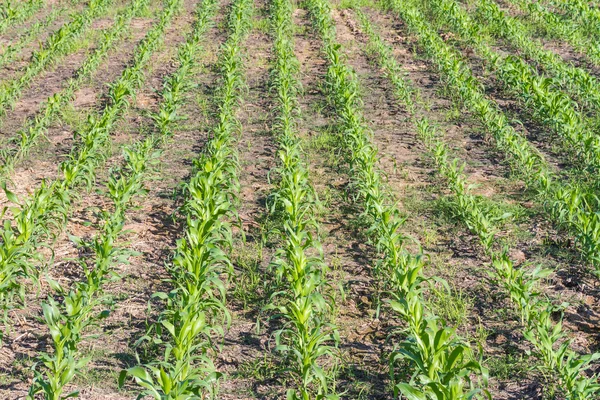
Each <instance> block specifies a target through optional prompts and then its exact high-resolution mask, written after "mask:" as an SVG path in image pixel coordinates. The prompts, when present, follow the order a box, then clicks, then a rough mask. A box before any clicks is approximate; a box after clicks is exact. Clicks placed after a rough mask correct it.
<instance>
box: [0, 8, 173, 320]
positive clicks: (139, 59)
mask: <svg viewBox="0 0 600 400" xmlns="http://www.w3.org/2000/svg"><path fill="white" fill-rule="evenodd" d="M181 4H182V3H181V0H165V9H164V10H163V12H162V14H161V16H160V17H159V19H158V21H157V22H156V24H155V25H154V26H153V27H152V29H151V30H150V31H148V33H147V34H146V36H145V38H144V39H143V40H142V41H141V42H140V44H139V45H138V46H137V47H136V50H135V54H134V57H133V62H132V64H131V65H130V66H129V67H127V68H126V69H125V70H124V71H123V73H122V74H121V76H120V77H119V78H118V79H117V80H116V81H115V82H114V83H113V84H112V85H111V88H110V90H109V94H108V98H109V100H110V102H109V104H108V105H107V106H106V108H105V109H104V110H103V112H102V113H100V114H99V115H94V114H90V115H89V116H88V121H87V125H86V126H85V127H84V128H82V129H81V130H80V131H79V132H76V133H75V143H76V144H75V145H74V147H73V149H72V151H71V153H70V154H69V158H68V159H67V160H65V161H64V162H63V163H62V164H61V165H60V169H61V171H62V174H63V178H62V179H58V180H55V181H53V182H52V183H47V182H44V183H42V185H41V186H40V187H39V188H38V189H36V190H35V191H34V193H33V194H32V195H31V196H29V197H28V198H27V199H25V200H22V201H19V199H17V197H16V196H15V195H14V194H13V193H11V192H10V191H9V190H7V189H5V192H6V195H7V197H8V198H9V200H11V202H13V203H15V204H16V206H15V207H10V208H8V211H9V212H10V213H11V214H12V216H11V218H10V219H9V218H7V219H5V220H4V223H3V231H2V232H1V233H0V236H2V238H3V242H2V243H1V244H0V254H2V255H3V257H2V259H0V301H1V303H0V306H1V307H2V310H3V311H4V313H5V316H6V313H7V312H8V310H9V309H10V308H11V307H12V306H13V305H14V304H13V303H14V298H15V296H16V295H19V294H21V293H22V290H23V289H22V285H21V280H22V279H23V278H28V279H33V280H35V279H37V270H36V268H35V262H36V260H37V261H41V260H42V257H41V255H40V253H39V252H38V250H37V249H39V248H40V247H41V246H44V245H45V243H46V242H47V241H48V240H51V239H52V237H53V236H54V235H55V234H56V233H57V232H60V231H61V230H62V229H63V228H64V225H65V224H66V220H67V217H68V214H69V210H70V208H71V203H72V197H73V196H74V195H75V194H76V193H75V192H76V191H75V189H76V188H77V187H79V186H82V185H87V186H88V187H90V186H91V185H92V183H93V182H94V180H95V173H96V169H97V167H98V166H100V165H101V164H103V163H104V161H105V159H106V156H107V151H108V149H109V147H110V146H109V145H110V143H111V140H110V133H111V131H112V129H113V127H114V125H115V123H116V122H117V121H118V119H119V117H120V116H121V115H122V114H123V112H124V111H125V109H126V108H127V107H128V106H129V99H130V98H131V97H132V96H133V95H135V93H136V91H137V89H138V88H139V87H140V86H141V85H142V83H143V82H144V79H145V77H144V69H145V67H146V66H147V64H148V61H149V60H150V57H151V55H152V54H153V53H154V51H156V50H157V49H158V48H159V47H160V45H161V43H162V41H163V37H164V32H165V30H166V28H167V26H168V25H169V24H170V22H171V20H172V18H173V16H174V15H175V13H177V12H178V11H179V10H180V9H181ZM5 212H6V209H5ZM3 216H4V214H3ZM11 221H14V224H12V223H11ZM21 298H22V296H21ZM7 327H8V321H7V320H6V318H5V329H4V330H3V331H5V330H6V329H7Z"/></svg>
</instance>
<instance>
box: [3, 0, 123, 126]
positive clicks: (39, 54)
mask: <svg viewBox="0 0 600 400" xmlns="http://www.w3.org/2000/svg"><path fill="white" fill-rule="evenodd" d="M113 2H114V0H91V1H90V2H89V3H88V5H87V7H86V8H85V9H84V10H83V11H82V12H80V13H77V14H75V15H74V16H73V17H72V19H71V21H70V22H69V23H67V24H65V25H63V26H62V27H61V28H60V29H59V30H57V31H55V32H53V33H52V34H51V35H50V37H49V38H48V39H46V42H45V43H44V45H43V46H42V47H41V48H40V49H39V50H37V51H36V52H34V53H33V55H32V56H31V62H30V63H29V64H28V65H27V67H25V70H24V71H23V72H22V73H21V74H20V76H18V77H15V78H12V79H10V80H7V81H4V82H2V85H1V87H0V89H1V90H0V117H3V116H5V115H6V112H7V111H8V110H9V109H10V108H12V107H13V106H14V104H15V102H16V101H17V100H18V99H19V97H20V96H21V93H22V91H23V89H25V88H27V87H29V85H31V82H32V80H33V79H34V78H35V77H36V76H38V75H39V74H40V73H41V72H43V71H44V70H46V69H47V68H48V67H49V66H50V65H52V63H54V62H56V60H58V59H59V58H60V57H64V56H66V55H69V54H70V53H71V52H72V51H73V50H74V49H75V45H76V44H77V42H78V40H81V38H82V37H83V36H84V35H85V34H86V32H87V31H88V30H89V29H90V27H91V24H92V21H93V20H94V19H96V18H98V17H100V16H101V15H102V14H103V13H105V12H106V11H107V10H108V8H109V7H110V6H111V5H112V4H113Z"/></svg>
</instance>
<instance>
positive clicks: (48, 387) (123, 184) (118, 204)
mask: <svg viewBox="0 0 600 400" xmlns="http://www.w3.org/2000/svg"><path fill="white" fill-rule="evenodd" d="M152 144H153V141H152V140H145V141H142V142H141V143H139V144H138V145H137V146H132V147H131V148H125V149H124V150H123V153H124V157H125V165H124V166H123V167H119V168H115V169H113V171H111V173H110V176H109V180H108V182H107V188H106V195H107V196H108V197H109V198H110V199H111V202H112V206H113V207H112V210H104V211H103V212H102V223H101V226H100V230H99V233H98V234H97V235H96V236H95V237H94V238H93V239H92V240H91V241H89V242H85V241H83V240H82V239H79V238H73V240H75V242H76V243H77V244H78V246H79V247H80V248H82V249H83V250H84V251H85V252H86V253H91V254H93V256H92V257H88V256H87V255H86V257H85V258H83V259H80V260H79V262H80V264H81V267H82V271H83V279H82V280H81V281H78V282H75V283H74V284H73V285H71V287H65V286H62V285H60V284H59V283H58V282H55V281H50V285H51V287H52V289H53V290H54V292H55V293H56V294H55V295H50V296H49V298H48V302H47V303H42V310H43V316H44V322H45V324H46V326H47V327H48V329H49V331H50V336H51V338H52V348H53V352H52V353H42V354H40V355H39V357H38V360H37V362H36V364H35V365H34V366H33V370H34V373H35V378H34V381H33V384H32V385H31V387H30V390H29V393H28V395H27V398H28V399H31V400H34V399H35V398H37V397H36V396H37V395H38V394H42V396H43V398H44V399H46V400H62V399H65V398H70V397H78V395H79V392H78V391H73V392H70V393H67V394H65V389H66V388H67V386H68V385H70V384H71V382H72V381H73V379H74V377H75V376H76V375H77V373H78V372H79V371H80V370H81V369H82V368H83V367H85V365H86V364H87V363H88V361H89V357H85V356H84V355H83V354H81V352H80V351H79V349H78V347H79V345H80V343H81V342H82V340H84V339H85V338H86V329H87V328H88V327H90V326H91V325H94V324H97V323H98V322H99V321H100V320H102V319H103V318H106V317H107V316H108V314H109V312H110V310H107V309H106V307H107V298H106V296H105V295H104V291H103V288H104V286H105V284H106V283H107V282H109V281H113V280H115V279H117V278H119V276H118V274H117V272H116V271H115V270H114V267H115V266H116V265H117V264H126V263H127V262H128V259H129V257H130V256H132V255H135V253H134V252H132V251H130V250H129V249H127V248H124V247H120V246H118V241H119V238H120V236H121V235H122V234H123V233H124V231H123V227H124V225H125V219H126V212H127V211H128V209H129V208H130V206H131V205H132V202H133V200H134V198H135V197H136V196H138V195H141V194H145V193H146V190H145V189H144V185H143V183H144V176H145V172H146V170H147V166H148V164H149V162H150V161H151V159H152V158H153V157H156V156H157V153H156V152H154V151H153V146H152ZM109 307H110V306H109ZM99 309H101V310H102V311H98V310H99Z"/></svg>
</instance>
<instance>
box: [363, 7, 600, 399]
mask: <svg viewBox="0 0 600 400" xmlns="http://www.w3.org/2000/svg"><path fill="white" fill-rule="evenodd" d="M359 17H360V20H361V24H362V27H363V30H364V31H365V32H366V33H367V35H368V36H369V45H370V48H371V49H372V52H373V53H374V54H375V58H376V60H377V63H378V65H379V66H380V67H381V68H383V70H384V72H385V75H386V76H387V77H388V79H390V81H391V82H392V84H393V85H394V89H395V93H396V94H397V97H398V99H399V100H400V101H401V102H402V104H403V105H404V106H406V107H407V109H408V110H409V111H410V114H411V118H412V121H413V124H414V125H415V128H416V130H417V134H418V137H419V138H420V139H421V140H422V141H423V143H424V144H425V147H426V148H427V150H428V152H429V154H430V156H431V157H432V158H433V160H434V162H435V165H436V166H437V171H438V173H439V175H440V176H441V177H443V179H444V180H445V181H446V182H447V183H448V186H449V188H450V190H451V192H452V193H453V195H454V205H455V207H456V210H457V213H456V217H458V219H460V220H461V221H463V222H464V223H465V225H466V226H467V227H468V229H469V230H471V231H472V232H473V233H474V234H475V235H477V236H478V237H479V240H480V243H481V245H482V247H483V249H484V250H485V252H486V253H487V254H488V255H489V256H490V258H491V260H492V266H493V267H494V278H495V279H496V280H497V281H498V282H500V284H501V286H502V287H503V288H504V289H505V291H506V293H507V295H508V296H509V298H510V299H511V300H512V301H513V303H514V306H515V308H517V310H518V311H519V313H520V315H521V320H522V322H523V325H524V328H523V334H524V336H525V337H526V338H527V339H528V340H529V341H530V342H531V343H532V345H533V346H534V348H535V349H536V352H537V354H536V355H537V356H538V357H539V358H540V360H541V361H542V363H543V364H544V365H543V366H544V368H545V369H546V371H548V372H549V373H550V374H553V375H555V376H557V377H558V378H559V382H560V384H561V387H563V388H564V391H565V393H566V394H567V398H569V399H584V398H590V396H593V395H594V394H595V393H597V392H598V391H599V390H600V385H599V384H597V383H596V381H597V376H592V377H587V376H586V374H585V369H586V368H589V367H590V363H591V362H592V361H594V360H595V359H598V358H600V354H592V355H585V356H580V355H578V354H577V353H575V352H574V351H572V350H571V349H570V348H569V345H570V341H569V340H568V339H566V335H565V334H564V333H563V332H562V324H561V321H559V322H558V323H554V322H553V321H552V313H553V312H554V311H555V306H554V305H553V304H552V302H551V301H550V300H549V299H547V298H545V297H544V296H543V295H542V294H541V292H540V289H539V281H540V279H542V278H544V277H545V276H547V275H548V273H549V271H547V270H543V269H541V268H537V269H534V270H533V271H531V272H527V271H526V270H524V269H517V268H515V267H514V265H513V263H512V261H511V259H510V257H509V256H508V249H506V248H501V249H500V250H497V249H495V248H494V243H496V242H497V236H496V233H497V232H496V231H495V230H494V226H495V223H494V221H493V219H494V217H493V216H492V215H490V214H489V212H488V211H487V210H486V209H485V208H484V207H482V203H481V201H479V199H478V198H477V196H475V195H473V194H471V193H470V188H471V187H472V185H470V184H469V183H468V181H467V179H466V177H465V175H464V173H463V172H462V170H463V168H464V165H461V164H460V163H459V162H458V160H456V159H454V160H451V159H450V155H449V149H448V147H447V145H446V143H445V142H444V140H443V137H441V135H440V134H438V133H437V132H436V130H435V129H434V127H433V125H432V124H431V123H430V122H429V121H428V119H427V118H426V117H424V116H422V115H421V114H422V110H420V111H421V113H419V111H418V110H417V109H416V108H415V106H414V105H415V103H416V98H415V94H414V91H415V89H414V88H413V85H412V84H411V83H410V82H408V81H407V79H405V78H404V74H403V71H402V68H401V67H400V64H399V63H398V62H397V61H396V60H395V58H394V56H393V53H392V50H391V48H390V47H389V46H387V45H386V44H385V43H384V42H383V40H382V39H381V38H380V37H379V36H378V35H377V33H376V32H375V31H374V29H373V27H372V25H371V23H370V21H369V20H368V18H367V17H366V16H365V15H364V14H362V13H359Z"/></svg>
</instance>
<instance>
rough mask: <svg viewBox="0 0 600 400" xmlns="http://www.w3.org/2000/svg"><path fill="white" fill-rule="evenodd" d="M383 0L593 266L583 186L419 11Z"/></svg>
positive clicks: (599, 221) (593, 223) (599, 233)
mask: <svg viewBox="0 0 600 400" xmlns="http://www.w3.org/2000/svg"><path fill="white" fill-rule="evenodd" d="M385 4H387V5H389V6H390V7H391V8H392V9H393V10H394V11H395V12H397V13H399V14H400V16H401V18H402V19H403V20H405V21H407V23H408V26H409V29H410V30H411V31H413V32H415V33H416V34H417V39H418V41H419V44H420V46H421V47H422V48H423V50H424V51H425V53H427V55H428V56H429V58H430V59H431V60H432V62H433V63H434V65H435V66H436V68H437V69H438V70H439V71H440V72H441V74H442V76H443V79H444V81H445V84H446V85H447V86H448V87H450V88H452V90H453V93H455V96H456V97H457V98H458V99H460V100H461V102H462V103H463V105H464V106H465V107H466V108H468V109H469V110H471V112H472V113H473V114H474V115H476V116H477V117H478V118H479V120H480V121H481V123H482V124H483V125H484V127H485V129H486V130H487V131H488V132H489V133H490V134H491V136H492V137H493V138H494V140H495V142H496V147H497V148H498V149H499V150H500V151H502V152H504V153H505V154H506V155H507V158H508V159H509V161H510V162H511V164H512V166H513V172H515V173H517V174H518V175H519V176H521V177H522V178H523V179H524V181H525V183H526V185H527V186H528V187H529V188H532V189H534V190H535V191H536V192H537V193H538V194H539V195H540V197H541V199H542V200H543V201H544V204H545V205H546V207H547V210H548V213H549V215H550V216H551V217H552V218H553V219H554V220H555V221H556V223H557V224H559V225H561V226H563V227H565V228H566V229H567V230H569V231H570V232H571V233H572V234H573V235H574V236H575V238H576V239H577V241H578V244H579V246H580V249H581V252H582V253H583V254H584V255H585V256H586V258H587V259H588V260H590V262H591V263H592V264H593V265H594V266H596V268H597V266H598V265H599V262H600V258H599V255H600V246H598V243H600V216H599V215H598V214H597V213H596V212H595V209H594V208H595V206H594V204H595V201H594V199H593V197H592V198H590V196H589V190H586V189H584V188H581V187H579V186H578V185H573V184H568V183H562V182H559V178H558V177H556V176H555V174H554V173H553V172H552V170H551V169H550V166H549V165H548V164H547V162H546V161H545V160H544V159H543V157H542V156H541V155H540V154H539V152H537V151H536V149H535V148H534V147H532V145H531V144H530V143H529V142H528V141H527V140H526V139H525V138H524V137H523V136H522V135H520V134H519V133H517V131H516V130H515V129H514V128H513V127H512V126H511V125H510V124H509V121H508V119H507V117H506V116H505V115H504V113H502V111H501V110H500V109H499V107H498V105H497V104H496V103H494V102H493V101H491V100H489V99H487V98H486V95H485V93H484V91H483V89H482V86H481V84H480V83H479V82H478V81H477V79H476V78H475V77H474V76H473V74H472V72H471V70H470V69H469V67H468V66H467V65H466V64H465V62H464V61H463V60H462V59H461V57H460V56H459V55H458V54H457V53H456V52H455V51H454V50H453V49H451V48H450V47H449V46H448V45H447V44H446V43H445V42H444V41H443V40H442V38H441V37H439V35H438V34H437V33H436V32H435V31H434V30H433V29H432V28H431V27H430V26H429V25H428V23H427V22H426V21H425V18H424V17H423V15H422V14H421V13H419V12H418V11H417V10H416V9H415V8H414V7H411V6H410V5H408V4H406V5H404V6H402V5H401V4H400V2H398V1H397V0H387V1H386V2H385Z"/></svg>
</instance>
